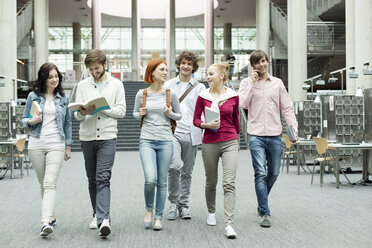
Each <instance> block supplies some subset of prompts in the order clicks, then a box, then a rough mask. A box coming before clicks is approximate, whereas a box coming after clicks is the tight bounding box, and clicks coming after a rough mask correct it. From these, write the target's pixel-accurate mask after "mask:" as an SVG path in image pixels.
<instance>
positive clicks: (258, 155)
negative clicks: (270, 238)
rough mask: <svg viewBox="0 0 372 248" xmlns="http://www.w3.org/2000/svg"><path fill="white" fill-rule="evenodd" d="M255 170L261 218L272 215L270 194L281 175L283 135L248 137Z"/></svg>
mask: <svg viewBox="0 0 372 248" xmlns="http://www.w3.org/2000/svg"><path fill="white" fill-rule="evenodd" d="M248 142H249V150H250V151H251V157H252V164H253V169H254V184H255V189H256V195H257V201H258V208H259V212H260V215H261V216H264V215H270V209H269V203H268V202H269V199H268V198H269V193H270V190H271V189H272V187H273V186H274V183H275V181H276V179H277V178H278V175H279V170H280V159H281V154H282V141H281V135H279V136H255V135H248Z"/></svg>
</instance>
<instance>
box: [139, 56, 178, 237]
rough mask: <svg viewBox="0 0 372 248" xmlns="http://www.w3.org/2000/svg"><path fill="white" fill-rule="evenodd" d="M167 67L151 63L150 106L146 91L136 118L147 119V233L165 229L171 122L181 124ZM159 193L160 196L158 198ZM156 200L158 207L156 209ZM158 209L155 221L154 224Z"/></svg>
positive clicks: (142, 148)
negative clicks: (170, 87) (169, 86)
mask: <svg viewBox="0 0 372 248" xmlns="http://www.w3.org/2000/svg"><path fill="white" fill-rule="evenodd" d="M166 76H167V65H166V64H165V62H164V61H163V60H151V61H150V63H149V64H148V65H147V68H146V72H145V83H148V84H150V86H149V87H148V88H147V97H146V106H145V107H144V108H142V99H143V92H144V90H140V91H138V93H137V95H136V100H135V105H134V109H133V116H134V117H135V118H137V119H138V120H141V119H143V125H142V129H141V136H140V143H139V152H140V157H141V162H142V168H143V173H144V176H145V186H144V193H145V203H146V210H147V211H146V215H145V219H144V226H145V228H146V229H150V228H151V227H152V228H153V230H156V231H159V230H162V229H163V226H162V224H161V219H162V216H163V212H164V205H165V201H166V197H167V177H168V171H169V166H170V164H171V161H172V156H173V135H172V129H171V124H170V119H173V120H180V119H181V117H182V116H181V110H180V106H179V102H178V98H177V95H176V94H175V93H173V92H170V105H171V106H170V107H169V108H168V107H167V106H166V88H165V87H164V86H163V84H164V82H165V80H166ZM155 191H156V196H155ZM154 198H155V199H156V200H155V202H156V206H154ZM154 207H155V217H154V219H155V221H154V223H152V215H153V209H154Z"/></svg>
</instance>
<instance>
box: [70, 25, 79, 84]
mask: <svg viewBox="0 0 372 248" xmlns="http://www.w3.org/2000/svg"><path fill="white" fill-rule="evenodd" d="M72 36H73V38H72V40H73V49H74V50H73V62H74V71H75V72H76V80H77V81H78V80H79V78H80V75H81V64H78V63H79V62H81V61H80V55H81V25H80V23H77V22H74V23H72Z"/></svg>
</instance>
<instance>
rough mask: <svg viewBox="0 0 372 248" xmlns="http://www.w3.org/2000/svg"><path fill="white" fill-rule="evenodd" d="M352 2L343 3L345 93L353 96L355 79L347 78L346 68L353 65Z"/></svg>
mask: <svg viewBox="0 0 372 248" xmlns="http://www.w3.org/2000/svg"><path fill="white" fill-rule="evenodd" d="M354 2H355V1H354V0H346V1H345V22H346V25H345V26H346V27H345V29H346V35H345V36H346V68H347V70H346V87H345V86H344V88H346V92H347V94H350V95H355V93H356V90H355V79H352V78H349V77H348V72H349V70H348V68H350V67H351V66H354V65H355V6H354Z"/></svg>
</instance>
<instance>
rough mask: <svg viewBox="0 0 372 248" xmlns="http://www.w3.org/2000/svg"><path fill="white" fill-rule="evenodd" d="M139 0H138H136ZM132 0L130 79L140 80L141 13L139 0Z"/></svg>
mask: <svg viewBox="0 0 372 248" xmlns="http://www.w3.org/2000/svg"><path fill="white" fill-rule="evenodd" d="M138 1H139V0H138ZM138 1H137V0H132V61H131V63H132V80H134V81H139V80H141V46H140V45H141V14H140V9H139V2H138Z"/></svg>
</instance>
